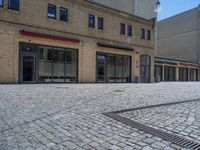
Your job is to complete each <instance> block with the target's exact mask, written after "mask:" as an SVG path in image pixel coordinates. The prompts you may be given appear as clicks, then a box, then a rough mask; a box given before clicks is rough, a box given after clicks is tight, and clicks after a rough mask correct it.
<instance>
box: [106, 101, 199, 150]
mask: <svg viewBox="0 0 200 150" xmlns="http://www.w3.org/2000/svg"><path fill="white" fill-rule="evenodd" d="M197 101H200V99H194V100H185V101H179V102H172V103H164V104H158V105H150V106H144V107H138V108H132V109H124V110H119V111H113V112H107V113H103V115H104V116H106V117H109V118H112V119H114V120H116V121H119V122H121V123H123V124H126V125H128V126H131V127H133V128H136V129H139V130H141V131H144V132H146V133H149V134H151V135H154V136H156V137H159V138H161V139H163V140H166V141H169V142H171V143H173V144H176V145H179V146H181V147H183V148H188V149H194V150H200V143H197V142H193V141H190V140H188V139H185V138H182V137H180V136H177V135H176V134H170V133H167V132H164V131H162V130H159V129H155V128H152V127H149V126H147V125H144V124H141V123H139V122H136V121H133V120H131V119H129V118H126V117H123V116H120V115H119V114H121V113H125V112H130V111H135V110H142V109H147V108H155V107H161V106H170V105H176V104H182V103H191V102H197Z"/></svg>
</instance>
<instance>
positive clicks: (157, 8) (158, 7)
mask: <svg viewBox="0 0 200 150" xmlns="http://www.w3.org/2000/svg"><path fill="white" fill-rule="evenodd" d="M154 11H155V12H156V13H158V12H159V11H161V5H160V1H159V0H158V2H157V3H156V7H155V9H154Z"/></svg>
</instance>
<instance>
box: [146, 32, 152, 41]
mask: <svg viewBox="0 0 200 150" xmlns="http://www.w3.org/2000/svg"><path fill="white" fill-rule="evenodd" d="M147 40H151V31H150V30H147Z"/></svg>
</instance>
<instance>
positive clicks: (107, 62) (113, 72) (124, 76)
mask: <svg viewBox="0 0 200 150" xmlns="http://www.w3.org/2000/svg"><path fill="white" fill-rule="evenodd" d="M130 65H131V57H129V56H121V55H111V54H103V55H100V54H97V82H109V83H114V82H118V83H122V82H130V80H131V75H130V73H131V71H130V70H131V66H130ZM102 72H103V73H102ZM102 76H103V77H102Z"/></svg>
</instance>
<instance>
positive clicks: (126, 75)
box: [123, 56, 131, 82]
mask: <svg viewBox="0 0 200 150" xmlns="http://www.w3.org/2000/svg"><path fill="white" fill-rule="evenodd" d="M130 68H131V60H130V57H128V56H123V82H130V81H131V76H130V74H131V72H130V71H131V70H130Z"/></svg>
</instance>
